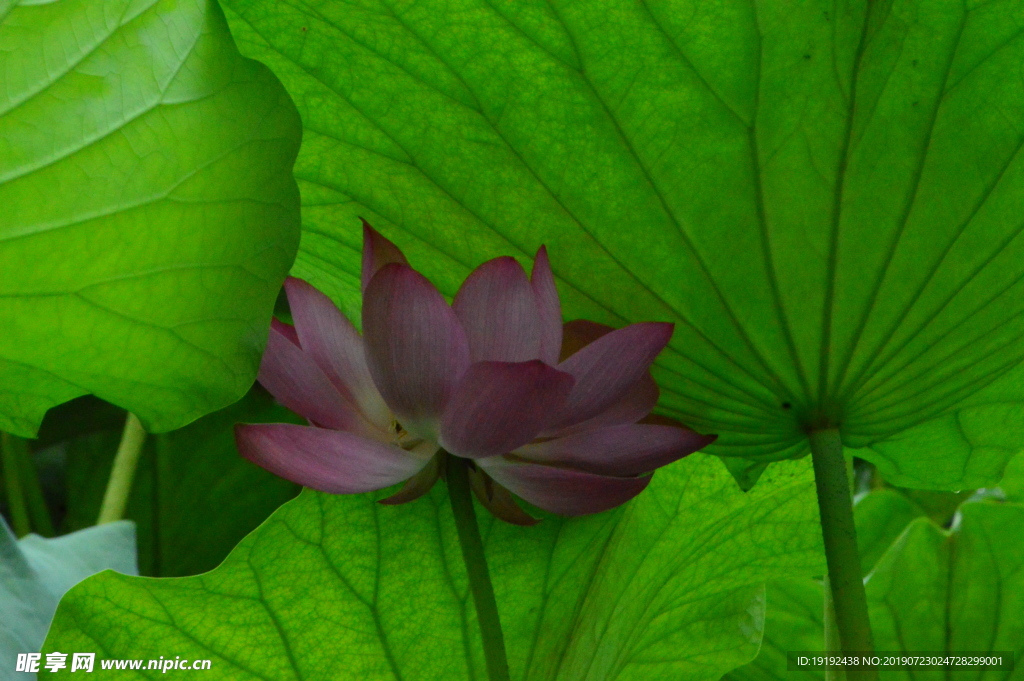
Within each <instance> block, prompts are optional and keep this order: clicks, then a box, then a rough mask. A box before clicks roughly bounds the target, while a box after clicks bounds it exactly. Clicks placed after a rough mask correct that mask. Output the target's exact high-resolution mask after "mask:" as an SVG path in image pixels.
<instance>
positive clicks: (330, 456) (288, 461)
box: [235, 423, 428, 494]
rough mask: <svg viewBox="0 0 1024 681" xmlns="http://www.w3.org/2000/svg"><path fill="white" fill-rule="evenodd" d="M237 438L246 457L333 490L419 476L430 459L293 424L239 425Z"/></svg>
mask: <svg viewBox="0 0 1024 681" xmlns="http://www.w3.org/2000/svg"><path fill="white" fill-rule="evenodd" d="M235 442H236V444H237V445H238V451H239V452H240V453H241V454H242V456H244V457H245V458H246V459H249V460H250V461H252V462H253V463H255V464H256V465H258V466H262V467H263V468H265V469H267V470H268V471H270V472H271V473H273V474H275V475H279V476H281V477H282V478H285V479H287V480H291V481H292V482H297V483H299V484H300V485H305V486H306V487H311V488H313V489H317V490H320V491H321V492H330V493H331V494H356V493H359V492H369V491H372V490H376V489H382V488H384V487H388V486H390V485H394V484H395V483H397V482H401V481H402V480H405V479H406V478H409V477H411V476H413V475H415V474H416V473H417V472H418V471H419V470H420V469H422V468H423V467H424V466H426V465H427V463H428V460H427V459H421V458H417V457H415V456H413V455H412V454H411V453H409V452H406V451H405V450H403V449H400V448H398V447H395V446H393V445H388V444H385V443H383V442H378V441H376V440H371V439H368V438H365V437H360V436H359V435H354V434H352V433H345V432H342V431H338V430H328V429H325V428H315V427H313V426H296V425H292V424H290V423H270V424H258V425H238V426H235Z"/></svg>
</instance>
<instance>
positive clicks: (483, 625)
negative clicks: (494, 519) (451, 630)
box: [445, 455, 510, 681]
mask: <svg viewBox="0 0 1024 681" xmlns="http://www.w3.org/2000/svg"><path fill="white" fill-rule="evenodd" d="M445 463H446V466H445V468H446V476H447V479H448V496H449V497H450V498H451V502H452V513H454V514H455V527H456V528H457V529H458V532H459V544H460V545H461V546H462V559H463V561H465V563H466V572H468V573H469V588H470V590H471V591H472V592H473V603H474V604H475V605H476V618H477V621H478V623H479V625H480V637H481V638H482V639H483V644H484V659H485V660H486V661H487V676H488V678H489V679H490V681H509V679H510V677H509V672H508V658H507V657H506V655H505V637H504V636H503V635H502V633H501V620H500V619H499V617H498V604H497V602H496V601H495V600H494V587H493V586H492V585H491V576H490V574H489V573H488V571H487V559H486V558H485V557H484V543H483V540H482V539H481V538H480V528H479V527H478V526H477V523H476V513H475V512H474V511H473V497H472V495H471V492H470V487H469V470H468V468H467V465H468V463H467V462H466V461H464V460H463V459H460V458H458V457H455V456H451V455H449V456H448V457H447V461H446V462H445Z"/></svg>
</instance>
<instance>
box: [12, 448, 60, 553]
mask: <svg viewBox="0 0 1024 681" xmlns="http://www.w3.org/2000/svg"><path fill="white" fill-rule="evenodd" d="M7 438H8V440H7V442H8V447H9V448H10V449H11V450H12V451H13V452H14V458H15V464H16V465H17V466H18V468H19V474H20V476H21V489H22V493H23V494H24V497H25V507H26V508H27V509H28V516H29V522H30V523H31V526H32V531H33V532H38V533H39V534H40V535H42V536H43V537H52V536H54V535H55V534H56V532H55V531H54V527H53V518H51V517H50V509H49V508H47V506H46V497H44V496H43V487H42V485H40V484H39V471H38V470H37V469H36V463H35V461H34V460H33V457H32V451H31V449H30V448H29V444H28V440H26V439H25V438H22V437H18V436H16V435H8V436H7Z"/></svg>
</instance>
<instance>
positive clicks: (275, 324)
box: [270, 318, 299, 345]
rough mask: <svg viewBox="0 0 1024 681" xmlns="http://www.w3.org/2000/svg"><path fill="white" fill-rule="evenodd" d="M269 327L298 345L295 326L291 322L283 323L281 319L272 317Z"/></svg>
mask: <svg viewBox="0 0 1024 681" xmlns="http://www.w3.org/2000/svg"><path fill="white" fill-rule="evenodd" d="M270 328H272V329H273V330H274V331H277V332H278V333H279V334H281V335H282V336H284V337H285V338H287V339H288V340H290V341H291V342H292V343H294V344H295V345H299V334H298V333H296V332H295V327H294V326H292V325H291V324H285V323H284V322H282V321H281V320H279V319H276V318H274V319H271V320H270Z"/></svg>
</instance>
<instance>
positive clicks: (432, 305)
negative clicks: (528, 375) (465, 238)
mask: <svg viewBox="0 0 1024 681" xmlns="http://www.w3.org/2000/svg"><path fill="white" fill-rule="evenodd" d="M363 339H364V341H365V343H366V360H367V364H368V365H369V367H370V375H371V376H373V382H374V383H375V384H376V385H377V389H378V390H379V391H380V394H381V395H382V396H383V397H384V401H385V402H386V403H387V405H388V406H389V407H391V411H393V412H394V413H395V415H396V416H397V417H398V420H399V421H400V422H401V423H402V426H403V427H404V428H405V429H406V430H407V431H409V432H410V433H412V434H414V435H417V436H419V437H423V438H425V439H429V440H434V441H436V440H437V419H438V418H439V417H440V416H441V412H443V411H444V408H445V405H446V404H448V400H449V399H450V398H451V396H452V393H453V391H454V390H455V384H456V383H457V382H458V380H459V378H460V377H461V376H462V374H463V373H464V372H465V370H466V368H467V367H468V366H469V347H468V345H467V343H466V335H465V333H464V332H463V330H462V327H461V326H460V325H459V320H458V319H456V317H455V313H454V312H452V309H451V308H450V307H448V303H446V302H445V300H444V297H443V296H442V295H441V294H440V293H438V291H437V289H436V288H434V286H433V285H432V284H431V283H430V282H429V281H427V280H426V278H425V277H424V276H423V275H422V274H420V273H419V272H416V271H415V270H413V269H412V268H411V267H409V266H408V265H398V264H394V263H392V264H390V265H385V266H384V267H383V268H382V269H381V270H380V271H379V272H377V274H376V275H374V277H373V280H372V281H370V285H369V286H368V287H367V288H366V292H365V293H364V294H363Z"/></svg>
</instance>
